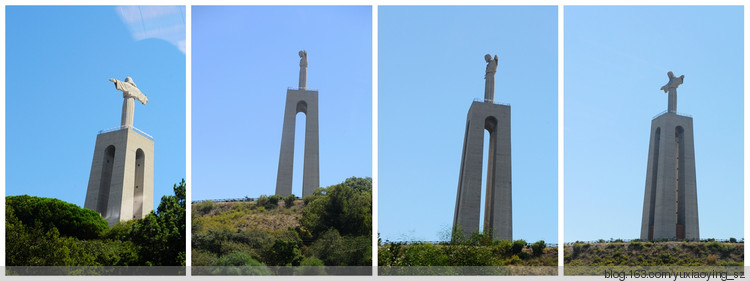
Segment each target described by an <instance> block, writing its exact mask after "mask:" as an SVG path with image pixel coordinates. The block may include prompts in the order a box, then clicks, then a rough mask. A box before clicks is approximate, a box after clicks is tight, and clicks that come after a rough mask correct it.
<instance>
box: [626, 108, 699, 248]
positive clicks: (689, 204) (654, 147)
mask: <svg viewBox="0 0 750 281" xmlns="http://www.w3.org/2000/svg"><path fill="white" fill-rule="evenodd" d="M641 239H642V240H660V239H669V240H683V239H688V240H699V239H700V236H699V234H698V198H697V191H696V180H695V149H694V144H693V118H691V117H687V116H682V115H678V114H676V113H674V112H667V113H665V114H662V115H661V116H658V117H656V118H654V119H653V120H651V138H650V144H649V148H648V168H647V171H646V191H645V194H644V200H643V219H642V222H641Z"/></svg>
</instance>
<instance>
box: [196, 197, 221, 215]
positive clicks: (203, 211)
mask: <svg viewBox="0 0 750 281" xmlns="http://www.w3.org/2000/svg"><path fill="white" fill-rule="evenodd" d="M194 206H195V208H193V210H195V212H197V213H198V215H201V216H205V215H207V214H208V213H210V212H211V210H213V209H214V208H215V207H216V204H215V203H214V202H213V201H210V200H209V201H203V202H200V203H198V204H195V205H194Z"/></svg>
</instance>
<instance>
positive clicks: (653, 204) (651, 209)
mask: <svg viewBox="0 0 750 281" xmlns="http://www.w3.org/2000/svg"><path fill="white" fill-rule="evenodd" d="M660 141H661V128H659V127H657V128H656V132H655V133H654V139H653V144H654V153H653V155H651V156H652V157H653V158H652V160H651V163H653V164H652V165H651V197H650V198H651V200H649V205H648V206H649V207H648V208H649V211H648V214H649V217H648V240H654V215H655V214H654V212H656V179H657V178H658V177H657V176H658V172H659V142H660Z"/></svg>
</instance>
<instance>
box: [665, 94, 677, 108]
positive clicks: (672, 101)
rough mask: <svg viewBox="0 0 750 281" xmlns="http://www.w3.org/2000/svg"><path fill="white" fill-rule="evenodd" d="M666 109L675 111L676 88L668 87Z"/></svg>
mask: <svg viewBox="0 0 750 281" xmlns="http://www.w3.org/2000/svg"><path fill="white" fill-rule="evenodd" d="M667 111H668V112H672V113H677V88H669V94H668V97H667Z"/></svg>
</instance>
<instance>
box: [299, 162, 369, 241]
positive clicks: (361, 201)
mask: <svg viewBox="0 0 750 281" xmlns="http://www.w3.org/2000/svg"><path fill="white" fill-rule="evenodd" d="M304 200H305V204H306V205H307V206H306V207H305V209H304V210H303V211H302V219H301V220H300V224H301V225H302V227H303V228H305V229H306V230H307V231H309V232H310V233H311V234H312V236H313V238H317V237H318V236H320V235H321V234H322V233H324V232H326V231H328V229H330V228H334V229H336V230H338V232H339V234H340V235H342V236H346V235H353V236H360V235H367V236H370V235H372V179H370V178H356V177H352V178H348V179H346V181H344V182H343V183H340V184H336V185H332V186H329V187H326V188H318V189H317V190H316V191H315V192H314V193H313V194H312V195H310V196H308V197H305V199H304Z"/></svg>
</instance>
